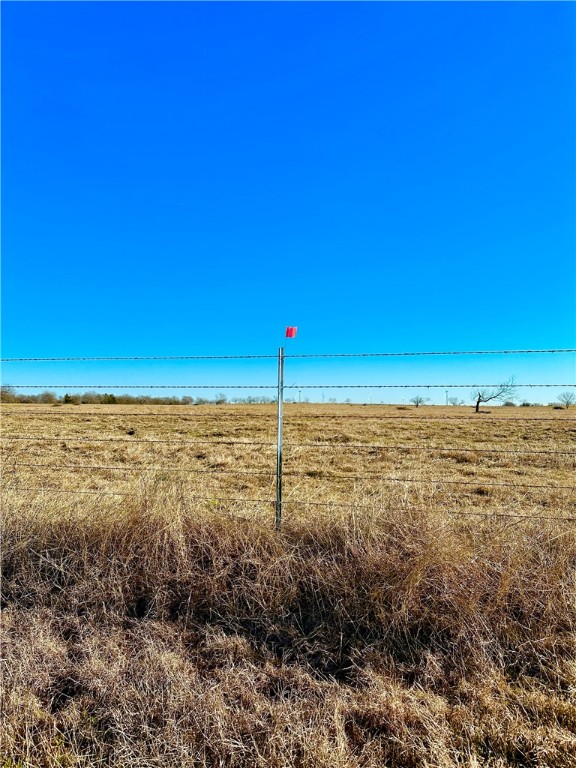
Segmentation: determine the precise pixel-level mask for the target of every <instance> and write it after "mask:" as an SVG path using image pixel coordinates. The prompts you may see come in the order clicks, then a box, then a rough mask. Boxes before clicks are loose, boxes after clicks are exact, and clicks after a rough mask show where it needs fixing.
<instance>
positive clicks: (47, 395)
mask: <svg viewBox="0 0 576 768" xmlns="http://www.w3.org/2000/svg"><path fill="white" fill-rule="evenodd" d="M38 402H39V403H44V404H45V405H54V403H57V402H58V397H57V396H56V392H49V391H48V390H46V392H41V393H40V394H39V395H38Z"/></svg>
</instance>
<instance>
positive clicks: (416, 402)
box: [410, 395, 430, 408]
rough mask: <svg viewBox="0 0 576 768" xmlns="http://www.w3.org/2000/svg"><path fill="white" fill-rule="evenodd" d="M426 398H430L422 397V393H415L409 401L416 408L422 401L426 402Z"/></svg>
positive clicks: (427, 398)
mask: <svg viewBox="0 0 576 768" xmlns="http://www.w3.org/2000/svg"><path fill="white" fill-rule="evenodd" d="M428 400H430V398H429V397H422V395H416V396H415V397H413V398H411V399H410V402H411V403H414V405H415V406H416V408H418V406H419V405H423V404H424V403H427V402H428Z"/></svg>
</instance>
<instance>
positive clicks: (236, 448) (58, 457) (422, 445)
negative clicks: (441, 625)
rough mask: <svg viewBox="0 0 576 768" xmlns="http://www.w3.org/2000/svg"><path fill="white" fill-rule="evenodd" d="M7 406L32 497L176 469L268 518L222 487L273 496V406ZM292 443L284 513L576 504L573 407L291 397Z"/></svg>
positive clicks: (172, 473) (7, 479)
mask: <svg viewBox="0 0 576 768" xmlns="http://www.w3.org/2000/svg"><path fill="white" fill-rule="evenodd" d="M2 413H3V434H5V435H13V436H15V437H18V438H22V437H24V436H27V435H29V436H37V437H38V438H39V439H38V440H21V439H19V440H12V441H10V440H4V441H3V445H4V483H5V486H8V487H13V486H16V485H18V486H19V487H20V489H21V494H23V495H24V494H27V495H26V496H24V498H27V499H30V497H31V496H32V498H34V494H35V490H36V489H39V488H44V489H46V490H47V491H50V492H53V491H54V490H55V489H61V490H66V491H73V490H82V491H85V492H86V491H103V492H104V491H105V492H108V493H110V492H117V493H133V492H134V491H135V489H140V490H141V489H142V488H145V487H148V486H150V484H153V485H154V486H155V487H158V485H159V484H161V483H162V482H164V481H168V482H169V483H170V485H172V484H173V482H174V480H175V479H176V478H177V479H178V484H179V487H180V488H182V490H183V492H184V493H186V494H190V495H194V496H198V497H206V499H205V501H206V505H208V506H214V504H215V503H218V505H219V506H221V507H223V508H225V510H226V511H236V512H240V511H241V512H242V513H243V514H246V513H247V512H248V510H249V514H250V517H252V518H254V519H256V520H259V521H262V522H265V521H266V519H269V518H270V515H271V513H272V509H271V504H270V503H266V502H264V503H258V502H256V501H250V502H249V503H248V502H242V501H239V502H234V501H232V502H219V501H218V500H219V499H221V498H225V497H227V498H232V499H251V500H253V499H265V500H268V502H270V501H272V500H273V499H274V498H275V467H276V445H275V432H276V415H275V406H257V405H250V406H229V405H221V406H191V407H181V406H174V407H172V406H165V407H162V406H155V407H143V406H94V405H84V406H74V405H68V406H52V407H49V406H40V405H33V406H29V405H28V406H27V405H15V406H5V407H4V408H3V409H2ZM575 413H576V410H575ZM227 441H230V442H227ZM234 443H236V444H234ZM284 443H285V447H284V498H285V500H286V502H287V504H286V515H292V516H295V515H296V516H298V515H301V514H302V515H306V516H308V517H309V516H310V514H311V513H312V512H313V507H317V509H315V510H314V512H315V513H320V514H326V513H328V514H332V512H333V510H332V512H330V506H328V507H326V506H325V505H324V502H330V503H331V504H332V505H336V504H353V505H355V506H358V505H359V504H369V505H370V506H371V507H378V508H382V509H383V510H384V511H385V510H386V509H387V508H389V507H390V505H392V506H394V507H395V508H397V506H398V505H399V504H400V505H402V506H404V505H406V506H407V507H409V508H411V509H413V508H414V507H415V506H422V507H424V508H425V509H426V511H431V510H437V511H444V512H473V511H478V512H483V513H489V512H497V513H519V514H543V513H551V512H554V514H560V515H562V514H576V494H575V493H574V490H572V489H566V488H564V487H563V486H573V485H574V468H575V466H576V464H575V458H576V457H575V453H574V452H575V450H576V417H575V416H574V415H573V414H572V413H571V412H570V410H553V409H551V408H533V407H530V408H519V407H516V408H512V407H508V408H503V407H494V408H491V409H484V412H483V413H480V414H474V413H473V410H472V409H471V408H458V407H456V408H453V407H450V408H443V407H438V406H421V407H419V408H414V407H406V406H344V405H332V406H319V405H287V406H286V413H285V427H284ZM26 464H32V465H34V466H24V465H26ZM42 464H44V465H45V466H44V467H42V466H41V465H42ZM539 486H545V487H539ZM553 486H555V487H553ZM103 500H104V499H103V498H102V500H101V501H103ZM60 501H62V497H61V498H60ZM196 501H197V504H198V505H199V506H202V501H203V500H202V499H196Z"/></svg>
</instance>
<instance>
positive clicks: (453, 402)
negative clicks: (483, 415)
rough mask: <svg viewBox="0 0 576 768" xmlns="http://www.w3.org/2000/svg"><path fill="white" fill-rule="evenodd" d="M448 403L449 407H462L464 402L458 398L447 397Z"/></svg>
mask: <svg viewBox="0 0 576 768" xmlns="http://www.w3.org/2000/svg"><path fill="white" fill-rule="evenodd" d="M448 402H449V403H450V405H464V400H460V398H459V397H449V398H448Z"/></svg>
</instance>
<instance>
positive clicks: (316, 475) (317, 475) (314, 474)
mask: <svg viewBox="0 0 576 768" xmlns="http://www.w3.org/2000/svg"><path fill="white" fill-rule="evenodd" d="M283 475H284V476H292V477H307V478H309V479H313V480H377V481H379V482H387V483H426V484H427V485H429V484H433V485H475V486H478V487H482V486H490V487H502V488H546V489H547V490H549V491H555V490H564V491H576V485H535V484H528V483H493V482H491V481H488V480H487V481H484V480H480V479H478V480H440V479H439V478H412V477H382V476H381V475H377V474H371V475H335V474H330V473H324V472H321V471H316V470H309V471H308V472H290V471H287V472H283Z"/></svg>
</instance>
